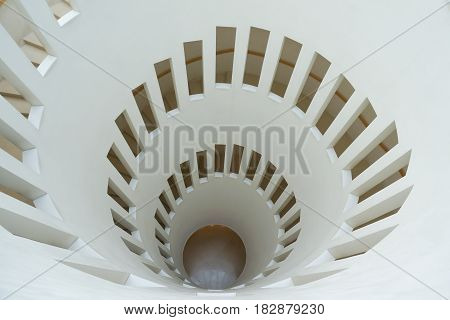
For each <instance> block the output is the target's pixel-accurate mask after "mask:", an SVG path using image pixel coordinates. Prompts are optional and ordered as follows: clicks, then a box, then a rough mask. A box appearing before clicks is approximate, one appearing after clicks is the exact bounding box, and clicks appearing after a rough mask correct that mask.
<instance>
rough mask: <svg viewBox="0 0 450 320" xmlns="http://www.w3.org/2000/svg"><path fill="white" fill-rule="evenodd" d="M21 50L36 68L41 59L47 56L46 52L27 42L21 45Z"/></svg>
mask: <svg viewBox="0 0 450 320" xmlns="http://www.w3.org/2000/svg"><path fill="white" fill-rule="evenodd" d="M22 50H23V52H24V53H25V55H26V56H27V58H28V59H30V61H31V63H32V64H33V65H34V66H35V67H36V68H37V67H39V65H40V64H41V63H42V61H44V59H45V58H46V57H47V56H48V54H47V52H45V51H43V50H41V49H38V48H36V47H34V46H32V45H29V44H25V45H23V46H22Z"/></svg>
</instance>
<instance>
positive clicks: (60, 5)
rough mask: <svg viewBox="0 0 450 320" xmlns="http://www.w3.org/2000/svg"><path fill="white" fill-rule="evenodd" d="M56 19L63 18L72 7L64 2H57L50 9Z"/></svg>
mask: <svg viewBox="0 0 450 320" xmlns="http://www.w3.org/2000/svg"><path fill="white" fill-rule="evenodd" d="M50 8H51V9H52V11H53V15H54V16H55V17H56V19H59V18H61V17H63V16H65V15H66V14H67V13H69V12H70V11H72V7H71V6H70V5H69V4H68V3H67V2H66V1H59V2H57V3H55V4H54V5H52V6H51V7H50Z"/></svg>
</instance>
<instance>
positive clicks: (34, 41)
mask: <svg viewBox="0 0 450 320" xmlns="http://www.w3.org/2000/svg"><path fill="white" fill-rule="evenodd" d="M23 42H24V43H25V44H28V45H30V46H32V47H34V48H36V49H39V50H41V51H44V52H46V49H45V47H44V45H43V44H42V43H41V42H40V41H39V39H38V37H37V36H36V34H35V33H34V32H30V33H29V34H27V35H26V36H25V37H24V38H23Z"/></svg>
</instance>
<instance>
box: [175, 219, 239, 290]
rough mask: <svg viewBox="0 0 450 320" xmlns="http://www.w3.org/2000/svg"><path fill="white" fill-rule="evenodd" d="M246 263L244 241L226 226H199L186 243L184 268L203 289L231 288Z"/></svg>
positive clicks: (191, 278)
mask: <svg viewBox="0 0 450 320" xmlns="http://www.w3.org/2000/svg"><path fill="white" fill-rule="evenodd" d="M245 262H246V250H245V245H244V242H242V239H241V238H240V237H239V236H238V234H237V233H236V232H234V231H233V230H231V229H230V228H228V227H226V226H224V225H208V226H205V227H202V228H200V229H198V230H197V231H195V232H194V233H193V234H192V235H191V236H190V237H189V239H188V240H187V241H186V244H185V246H184V251H183V264H184V268H185V270H186V272H187V274H188V276H189V278H190V280H191V281H192V282H193V283H194V284H196V285H197V286H199V287H201V288H204V289H212V290H221V289H226V288H229V287H231V286H232V285H233V284H234V283H235V282H236V280H237V279H238V278H239V276H240V275H241V273H242V271H243V270H244V266H245Z"/></svg>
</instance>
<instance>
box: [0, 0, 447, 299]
mask: <svg viewBox="0 0 450 320" xmlns="http://www.w3.org/2000/svg"><path fill="white" fill-rule="evenodd" d="M387 7H389V8H390V10H386V8H387ZM0 24H1V26H0V48H1V49H0V52H1V54H0V95H1V97H0V239H1V243H2V247H1V249H0V261H1V264H0V294H1V297H2V298H8V299H18V298H26V299H49V298H66V299H99V298H101V299H108V298H111V299H140V298H144V299H152V298H154V299H171V298H185V299H191V298H195V297H201V298H204V297H221V298H233V297H235V298H241V299H251V298H267V299H271V298H294V299H300V298H316V299H345V298H353V299H356V298H364V299H371V298H382V299H389V298H422V299H424V298H429V299H436V298H445V297H448V296H450V285H449V283H450V274H449V273H448V267H449V264H450V254H449V252H450V251H449V250H448V244H449V243H450V233H449V232H448V231H447V229H448V228H447V224H448V223H449V222H450V218H449V215H448V212H447V211H448V209H447V208H448V194H449V192H450V187H449V186H448V184H447V181H448V180H449V179H450V171H449V169H448V163H449V160H450V151H449V148H448V146H449V145H450V144H449V142H450V141H449V140H450V127H449V126H448V125H447V122H448V115H449V111H448V110H447V109H448V108H447V107H446V106H447V105H448V104H449V101H450V90H448V84H449V83H450V72H449V70H450V60H449V59H448V57H449V56H450V42H448V41H445V40H444V39H447V38H448V33H449V31H450V11H449V7H448V5H446V4H445V3H443V2H441V1H434V0H433V1H427V2H419V1H415V2H413V3H411V2H406V1H397V2H395V3H392V2H388V1H381V2H380V1H379V2H377V3H372V2H369V1H363V2H361V1H351V0H345V1H343V2H339V3H337V2H333V1H315V2H309V1H283V2H281V3H280V2H275V1H273V2H267V3H266V2H264V3H260V2H256V1H246V2H242V1H231V2H230V1H228V2H222V3H216V2H212V1H196V2H186V1H172V2H167V1H143V0H139V1H127V2H125V1H122V2H118V1H117V2H114V3H111V2H107V1H88V0H70V1H69V0H53V1H52V0H47V1H46V0H33V1H29V0H7V1H3V4H2V5H1V6H0ZM208 126H209V128H216V129H217V130H218V132H219V134H218V135H214V134H212V135H211V136H208V135H206V136H207V138H206V139H205V138H204V137H205V135H204V133H205V127H208ZM227 126H228V127H233V128H238V130H236V131H235V132H234V133H233V134H232V136H231V138H230V137H229V136H227V135H225V134H223V132H221V131H220V128H223V127H227ZM248 128H258V130H260V131H259V133H258V134H260V135H261V136H262V137H266V134H268V133H270V132H278V133H280V132H281V133H280V134H281V135H282V136H283V137H284V138H285V141H284V143H282V142H280V143H277V142H276V141H275V142H273V141H272V140H270V141H269V142H267V141H266V140H265V141H263V142H262V144H261V141H259V140H258V137H254V138H248V136H247V135H245V134H244V132H246V129H248ZM288 129H289V130H288ZM206 131H207V130H206ZM179 132H187V133H188V135H191V136H192V137H193V138H190V139H188V141H183V140H180V135H179V134H178V133H179ZM258 134H257V135H258ZM299 139H300V140H302V144H301V156H302V157H303V160H304V161H300V160H299V159H298V158H296V157H293V156H292V153H293V150H294V149H293V148H292V145H293V144H295V143H297V141H298V140H299ZM178 151H180V152H178ZM297 151H298V150H297ZM283 159H284V160H286V159H287V162H286V161H285V162H283V161H282V160H283ZM155 168H156V170H152V169H155ZM211 224H218V225H224V226H227V227H229V228H230V229H232V230H233V231H235V232H236V233H237V234H238V235H239V237H240V238H241V239H242V242H243V243H244V245H245V249H246V263H245V267H244V269H243V271H242V273H241V274H240V275H239V276H238V277H237V279H236V281H235V282H234V284H233V286H231V287H227V288H224V289H223V290H208V289H207V288H201V287H199V286H197V285H196V284H194V283H193V282H192V281H191V280H190V275H189V274H188V273H187V272H186V270H185V267H184V264H183V250H184V244H185V243H186V240H187V239H188V238H189V236H190V235H191V234H192V233H193V232H195V231H196V230H197V229H199V228H201V227H203V226H206V225H211Z"/></svg>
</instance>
